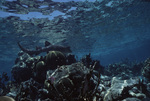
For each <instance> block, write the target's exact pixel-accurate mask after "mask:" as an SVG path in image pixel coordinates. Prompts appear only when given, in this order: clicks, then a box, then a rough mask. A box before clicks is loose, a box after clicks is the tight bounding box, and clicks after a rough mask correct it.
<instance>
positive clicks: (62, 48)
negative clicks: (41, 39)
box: [17, 41, 72, 56]
mask: <svg viewBox="0 0 150 101" xmlns="http://www.w3.org/2000/svg"><path fill="white" fill-rule="evenodd" d="M17 44H18V46H19V48H20V49H21V50H22V51H23V52H26V53H28V54H29V55H31V56H32V55H38V54H40V53H42V52H49V51H60V52H62V53H65V54H67V53H71V52H72V51H71V49H70V47H66V46H62V45H52V44H51V43H49V42H48V41H45V47H36V50H31V49H25V48H24V47H23V46H22V45H21V44H20V42H17Z"/></svg>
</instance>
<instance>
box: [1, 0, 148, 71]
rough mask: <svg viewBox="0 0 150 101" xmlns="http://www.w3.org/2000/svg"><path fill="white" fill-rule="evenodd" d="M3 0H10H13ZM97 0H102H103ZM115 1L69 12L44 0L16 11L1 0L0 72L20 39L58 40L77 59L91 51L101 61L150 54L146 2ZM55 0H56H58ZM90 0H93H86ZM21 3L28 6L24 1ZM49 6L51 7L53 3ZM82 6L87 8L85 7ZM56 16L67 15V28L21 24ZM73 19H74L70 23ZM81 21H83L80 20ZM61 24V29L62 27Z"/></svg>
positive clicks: (35, 43)
mask: <svg viewBox="0 0 150 101" xmlns="http://www.w3.org/2000/svg"><path fill="white" fill-rule="evenodd" d="M6 1H7V2H12V1H15V0H6ZM37 1H41V2H42V0H37ZM53 1H55V0H53ZM68 1H71V0H68ZM78 1H81V0H78ZM78 1H77V2H78ZM82 1H84V0H82ZM87 1H88V0H87ZM98 1H99V2H102V1H103V0H98ZM114 1H116V2H114ZM117 1H119V0H112V1H110V2H108V1H105V2H102V3H101V5H99V6H97V8H95V9H96V10H95V12H94V10H93V12H92V13H88V12H87V13H83V14H82V13H79V14H78V15H75V14H74V15H73V16H71V15H69V14H66V13H64V12H62V11H61V9H54V11H52V12H51V11H50V10H51V8H49V6H48V5H47V4H48V2H47V1H46V0H45V1H44V0H43V2H45V4H43V5H41V6H39V8H36V9H33V10H28V13H25V12H24V14H22V13H19V12H17V11H16V9H15V8H14V9H9V6H8V7H7V5H5V3H4V2H5V0H4V1H1V3H0V6H1V7H0V8H1V10H0V72H3V71H5V72H9V73H10V71H11V68H12V66H13V65H14V61H15V59H16V57H17V53H18V52H19V51H20V49H19V47H18V46H17V42H18V41H22V44H23V45H24V46H25V47H27V48H30V49H35V46H44V41H46V40H48V41H49V42H51V43H53V44H57V43H61V44H63V45H68V46H70V47H71V49H72V51H73V54H75V55H77V57H78V60H80V58H81V57H82V56H83V55H86V54H88V53H91V55H92V58H94V59H98V60H100V61H101V64H102V65H108V64H110V63H114V62H119V61H121V60H122V59H125V58H128V59H129V60H131V61H144V60H145V59H146V58H148V57H150V2H144V1H142V0H124V1H122V2H123V3H119V2H117ZM56 2H59V0H57V1H56ZM64 2H67V0H64ZM90 2H91V3H93V2H95V0H90ZM22 5H23V6H24V7H25V8H26V9H28V6H27V5H25V4H22ZM68 6H69V5H68ZM51 7H52V8H55V5H52V6H51ZM79 8H80V7H79ZM81 8H82V7H81ZM8 9H9V10H8ZM42 9H47V10H46V12H47V13H44V12H40V10H42ZM62 9H63V8H62ZM59 10H60V11H59ZM74 10H78V8H77V7H75V6H73V7H70V9H68V12H71V11H74ZM84 10H89V11H90V9H87V8H85V9H84ZM13 11H15V12H13ZM48 12H49V13H48ZM68 12H67V13H68ZM86 14H87V15H86ZM89 14H91V15H89ZM79 15H80V17H81V16H82V17H81V18H82V19H77V20H73V19H74V17H77V16H79ZM10 16H16V17H18V19H16V20H14V21H13V20H12V19H6V18H7V17H10ZM57 16H62V17H63V18H64V19H71V20H70V21H71V22H70V23H68V22H67V23H68V26H66V25H64V26H66V27H67V28H69V32H66V33H65V32H64V33H59V31H57V29H56V33H55V34H54V33H50V31H51V29H50V30H49V31H45V30H44V28H41V27H37V25H36V23H35V24H34V26H32V25H30V24H29V25H25V24H27V23H28V22H29V23H30V22H32V21H34V19H45V18H47V20H49V21H52V20H55V19H56V18H55V17H57ZM90 17H91V18H90ZM96 19H98V20H96ZM11 20H12V21H13V22H16V23H18V24H19V23H20V22H21V23H23V24H24V25H22V26H23V27H24V28H22V27H19V28H20V30H19V28H18V27H16V26H17V24H16V25H15V26H14V23H13V24H12V22H11ZM73 21H75V22H74V23H73ZM82 21H84V23H81V22H82ZM78 22H80V23H78ZM85 22H86V23H85ZM38 23H42V24H43V23H44V22H43V20H41V22H38ZM58 25H59V24H58ZM48 26H51V25H48ZM21 28H22V30H21ZM63 28H64V29H65V27H63ZM63 28H62V29H63ZM62 29H61V30H62ZM58 30H60V29H58ZM64 42H65V43H64Z"/></svg>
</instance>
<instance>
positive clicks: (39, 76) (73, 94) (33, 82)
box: [0, 51, 150, 101]
mask: <svg viewBox="0 0 150 101" xmlns="http://www.w3.org/2000/svg"><path fill="white" fill-rule="evenodd" d="M15 63H16V64H15V65H14V66H13V68H12V75H13V77H14V81H12V82H11V83H8V84H7V85H9V86H6V85H5V83H4V82H3V81H8V76H7V74H6V73H4V74H3V75H2V76H1V78H0V80H1V82H0V85H1V92H0V93H1V95H3V96H10V97H12V98H14V99H15V100H16V101H149V100H150V81H149V71H150V70H149V64H150V59H147V60H146V61H144V62H140V63H136V62H129V61H128V60H124V61H122V62H120V63H114V64H110V65H108V66H107V67H104V66H101V64H100V62H99V61H97V60H93V59H92V58H91V54H88V55H85V56H84V57H83V58H82V59H81V60H80V61H77V60H76V59H75V55H72V54H69V55H66V56H65V55H64V54H63V53H61V52H58V51H50V52H49V53H48V54H47V55H46V56H45V57H44V56H40V57H39V56H36V57H31V56H30V55H28V54H27V53H24V52H20V53H19V54H18V58H17V59H16V61H15ZM53 63H54V64H53ZM52 67H53V68H52ZM15 69H16V70H15ZM135 69H136V70H135ZM141 71H142V74H143V76H144V77H142V76H141ZM28 72H29V73H28ZM135 72H137V73H135ZM14 73H17V74H14ZM27 73H28V74H27ZM30 73H31V74H30ZM25 75H26V76H27V77H25ZM144 78H146V79H144Z"/></svg>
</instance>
